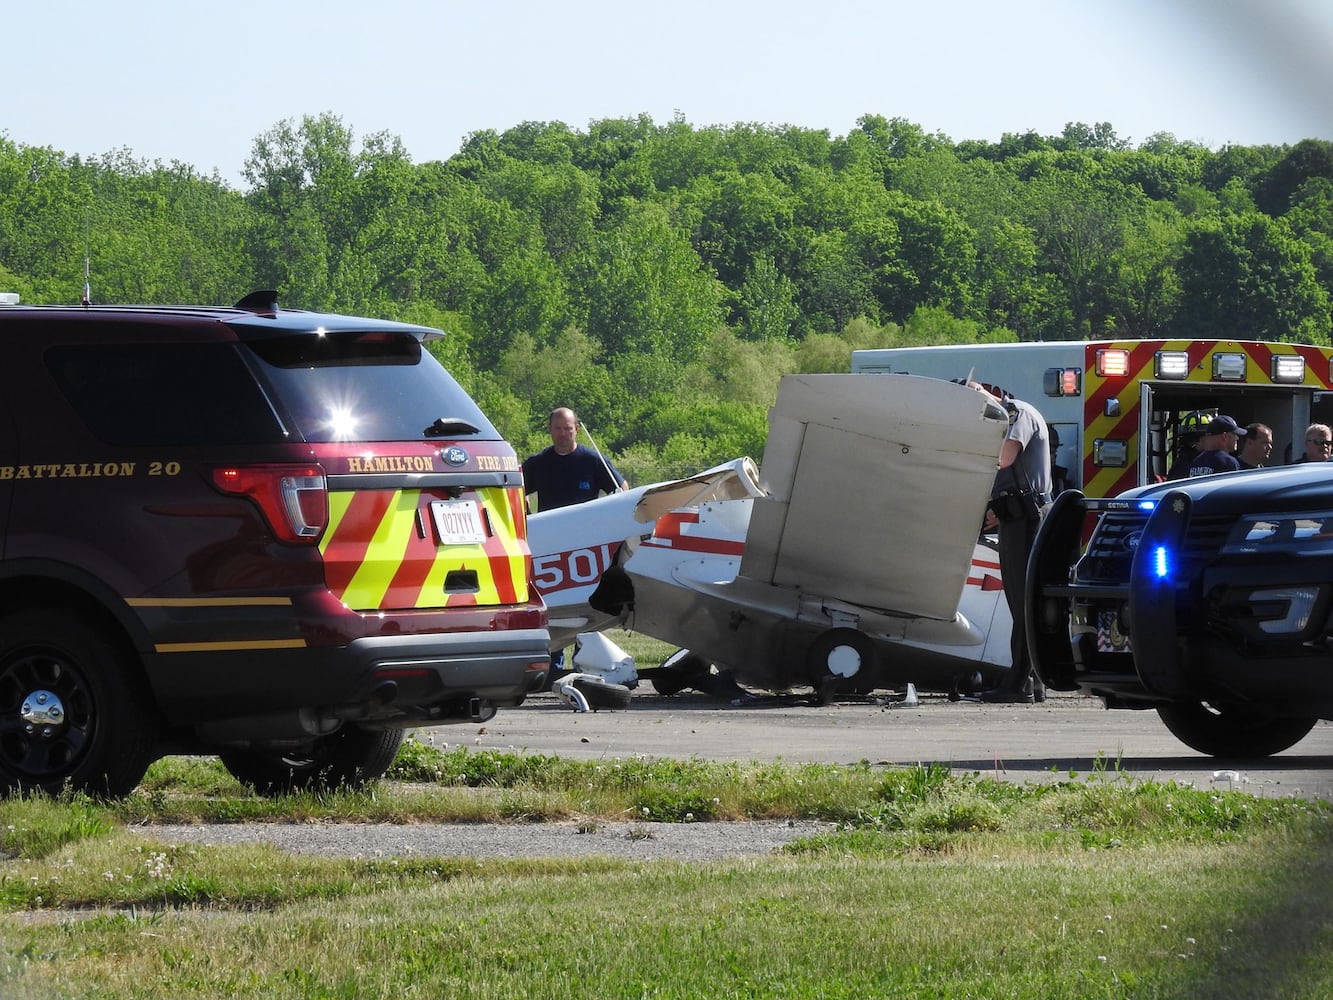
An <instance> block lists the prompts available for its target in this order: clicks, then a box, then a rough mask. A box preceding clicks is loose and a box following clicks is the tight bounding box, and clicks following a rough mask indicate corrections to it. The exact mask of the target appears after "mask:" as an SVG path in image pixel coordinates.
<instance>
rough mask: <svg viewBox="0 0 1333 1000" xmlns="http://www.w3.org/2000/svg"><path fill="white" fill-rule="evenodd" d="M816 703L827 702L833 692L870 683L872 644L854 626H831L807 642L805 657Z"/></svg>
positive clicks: (872, 661)
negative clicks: (810, 641) (807, 648)
mask: <svg viewBox="0 0 1333 1000" xmlns="http://www.w3.org/2000/svg"><path fill="white" fill-rule="evenodd" d="M805 664H806V673H807V675H808V676H809V678H810V686H811V687H812V688H814V689H815V703H816V704H819V705H827V704H828V702H829V700H830V699H831V698H832V697H833V694H834V693H835V692H837V691H841V690H852V689H853V688H856V687H862V686H864V685H865V684H867V683H869V682H870V681H871V679H872V678H873V676H874V673H875V644H874V643H873V642H871V641H870V637H869V636H868V635H866V634H865V633H864V632H859V631H857V630H856V629H854V628H832V629H829V630H828V631H827V632H822V633H820V635H818V636H817V637H816V638H815V641H814V642H812V643H811V644H810V650H809V652H807V653H806V657H805Z"/></svg>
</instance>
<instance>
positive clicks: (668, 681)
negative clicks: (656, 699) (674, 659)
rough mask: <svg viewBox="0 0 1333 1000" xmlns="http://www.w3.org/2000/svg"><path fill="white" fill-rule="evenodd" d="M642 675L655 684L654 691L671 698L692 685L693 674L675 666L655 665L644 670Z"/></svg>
mask: <svg viewBox="0 0 1333 1000" xmlns="http://www.w3.org/2000/svg"><path fill="white" fill-rule="evenodd" d="M642 676H643V678H644V680H646V681H647V682H648V683H649V684H651V685H652V686H653V690H654V691H656V692H657V693H658V694H660V695H664V696H666V697H668V698H669V697H670V696H671V695H673V694H680V693H681V692H682V691H684V690H685V689H686V688H687V687H691V686H692V685H691V683H690V682H691V680H692V676H693V675H691V674H688V673H686V672H685V671H684V670H677V669H676V668H675V667H653V668H652V669H651V670H645V671H643V673H642Z"/></svg>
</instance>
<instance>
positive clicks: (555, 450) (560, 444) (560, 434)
mask: <svg viewBox="0 0 1333 1000" xmlns="http://www.w3.org/2000/svg"><path fill="white" fill-rule="evenodd" d="M546 430H547V431H548V432H549V433H550V435H551V446H550V447H549V448H545V449H543V450H542V451H539V452H538V453H537V454H535V455H532V456H531V457H529V458H528V459H527V460H526V461H525V462H524V463H523V492H524V494H532V493H536V494H537V503H536V509H537V510H555V509H556V508H557V507H572V506H573V505H574V504H576V503H585V502H587V501H588V500H596V499H597V497H599V496H600V495H601V494H602V493H614V492H616V491H617V490H623V489H625V477H624V476H622V475H621V474H620V473H619V472H617V471H616V468H615V466H613V465H612V464H611V463H610V462H608V461H607V460H606V459H605V458H603V457H602V454H601V452H598V451H593V450H592V449H591V448H585V447H583V445H581V444H579V443H578V433H579V418H578V416H577V415H576V414H575V413H574V411H573V410H571V409H570V408H569V407H567V406H561V407H558V408H557V409H554V410H552V411H551V415H550V417H548V418H547V421H546ZM564 667H565V651H564V650H563V649H557V650H556V651H555V652H554V653H552V654H551V668H550V669H549V670H548V671H547V672H546V681H545V683H544V684H543V685H542V690H543V691H549V690H550V689H551V684H552V683H553V682H554V681H555V680H556V678H557V676H558V675H563V674H566V673H569V671H567V670H565V669H564Z"/></svg>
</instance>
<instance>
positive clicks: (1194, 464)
mask: <svg viewBox="0 0 1333 1000" xmlns="http://www.w3.org/2000/svg"><path fill="white" fill-rule="evenodd" d="M1244 436H1245V428H1244V427H1241V426H1240V425H1238V424H1237V423H1236V421H1234V420H1232V419H1231V418H1230V417H1228V416H1227V415H1226V414H1225V413H1219V414H1218V415H1217V416H1215V417H1213V419H1212V420H1210V421H1209V422H1208V426H1207V427H1205V428H1204V429H1203V437H1201V438H1200V439H1199V452H1198V454H1196V455H1195V456H1194V458H1193V459H1192V460H1191V461H1190V476H1191V477H1194V476H1212V475H1216V474H1217V473H1219V472H1236V471H1237V470H1239V469H1240V463H1239V462H1238V461H1236V456H1235V455H1233V454H1232V452H1234V451H1235V450H1236V442H1237V441H1239V440H1240V439H1241V438H1243V437H1244Z"/></svg>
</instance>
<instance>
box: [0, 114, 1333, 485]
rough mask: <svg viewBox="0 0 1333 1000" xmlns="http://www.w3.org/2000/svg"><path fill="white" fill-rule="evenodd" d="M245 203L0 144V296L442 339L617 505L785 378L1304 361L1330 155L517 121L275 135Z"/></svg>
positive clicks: (1328, 285)
mask: <svg viewBox="0 0 1333 1000" xmlns="http://www.w3.org/2000/svg"><path fill="white" fill-rule="evenodd" d="M244 177H245V181H246V183H247V184H248V188H247V189H246V190H244V191H238V190H235V189H234V188H232V187H230V186H229V185H227V184H226V183H224V182H223V181H222V180H221V179H220V178H219V177H218V176H216V175H213V176H204V175H201V174H200V173H198V172H197V171H195V170H194V169H193V168H191V167H190V166H188V165H185V164H181V163H172V164H170V165H164V164H162V163H151V164H150V163H145V162H142V161H138V160H135V159H134V158H133V156H132V155H131V154H130V153H129V152H128V151H120V152H116V153H111V154H108V155H106V156H104V157H101V158H96V159H82V158H80V157H77V156H66V155H65V154H63V153H61V152H59V151H57V150H53V149H50V148H39V147H32V146H25V145H23V144H21V143H18V142H15V141H13V140H11V139H9V138H8V137H6V136H3V135H0V290H9V291H17V292H19V293H20V294H21V295H22V296H23V298H24V300H25V301H28V302H70V301H77V300H78V298H79V296H80V294H81V291H82V286H83V281H84V270H85V261H86V262H87V267H88V271H89V273H90V277H91V283H92V288H93V297H94V300H95V301H98V302H209V303H226V302H232V301H235V300H236V299H238V298H240V296H241V295H242V294H244V293H245V292H247V291H249V290H251V289H254V288H277V289H279V292H280V301H281V302H283V303H284V304H286V305H290V306H294V307H301V308H308V309H327V310H334V311H339V312H349V313H361V314H366V315H377V316H385V317H391V318H397V319H406V320H411V321H415V322H421V323H426V324H429V325H432V326H438V327H440V328H442V329H444V330H446V331H447V332H448V333H449V337H448V339H447V340H446V341H444V342H443V343H442V344H441V346H440V347H439V351H440V353H441V356H442V357H443V359H444V360H445V361H446V363H447V364H449V366H450V367H451V369H452V370H453V371H454V372H455V373H456V374H457V375H458V377H459V379H460V381H462V382H463V383H464V384H465V385H466V386H467V387H468V388H469V389H470V390H471V391H472V392H473V394H474V395H475V396H476V397H477V399H478V400H479V402H481V404H482V406H483V407H484V408H485V409H486V410H487V412H488V413H490V414H491V416H492V417H493V419H494V420H495V421H496V423H497V425H499V426H500V427H501V429H502V430H503V431H504V432H505V433H506V434H507V435H508V436H509V437H510V439H511V440H513V441H514V442H515V445H516V447H518V448H519V450H520V451H522V452H526V451H527V450H529V449H533V448H536V447H538V446H539V445H541V444H543V443H544V434H543V430H542V428H543V424H544V417H545V414H546V412H547V411H548V410H549V409H551V408H552V407H554V406H556V405H560V404H566V403H568V404H571V405H573V406H575V407H577V408H578V409H579V411H580V413H581V414H582V415H583V416H584V418H585V421H586V423H587V424H588V426H589V427H590V428H591V429H592V430H593V432H594V433H595V434H596V435H597V438H598V441H597V443H598V444H599V445H600V446H601V447H603V448H604V449H607V450H610V451H612V452H614V453H615V454H616V456H617V457H618V459H619V461H620V463H621V465H622V467H623V468H624V470H625V471H626V472H627V473H628V474H629V475H630V478H631V479H633V480H635V481H646V480H649V479H654V478H659V477H661V476H664V475H668V474H674V473H677V472H681V471H685V470H690V469H695V468H699V467H702V466H704V465H707V464H711V463H712V462H714V461H718V460H722V459H727V458H732V457H735V456H736V455H740V454H750V455H753V456H755V457H756V458H758V457H760V455H761V452H762V446H763V440H764V434H765V421H766V413H767V407H768V406H769V405H770V404H771V402H772V400H773V397H774V393H775V389H776V384H777V380H778V379H779V378H780V377H781V375H783V374H786V373H788V372H793V371H836V370H845V369H846V367H847V363H848V354H849V352H850V350H851V349H852V348H853V347H857V346H893V345H898V344H909V343H943V342H951V343H956V342H976V341H981V340H1038V339H1044V340H1054V339H1083V338H1098V337H1109V336H1117V337H1151V336H1162V335H1168V336H1182V337H1234V338H1244V339H1258V340H1286V341H1296V342H1303V343H1316V344H1327V343H1328V342H1329V336H1330V325H1331V322H1333V320H1331V315H1330V296H1333V143H1330V142H1326V141H1320V140H1314V139H1310V140H1305V141H1302V142H1300V143H1297V144H1296V145H1294V146H1282V147H1274V146H1263V147H1239V146H1228V147H1224V148H1222V149H1220V150H1216V151H1214V150H1210V149H1208V148H1205V147H1202V146H1200V145H1197V144H1193V143H1189V142H1181V141H1178V140H1176V139H1175V138H1174V137H1172V136H1170V135H1167V134H1160V135H1155V136H1152V137H1150V138H1149V139H1148V140H1146V141H1144V142H1143V143H1141V144H1140V145H1139V146H1137V148H1131V146H1130V145H1129V143H1127V142H1125V141H1123V140H1121V139H1119V138H1118V137H1117V136H1116V134H1115V132H1114V131H1113V130H1112V128H1111V127H1110V125H1107V124H1098V125H1096V126H1087V125H1083V124H1077V123H1076V124H1071V125H1069V126H1067V127H1066V128H1065V130H1064V132H1063V134H1062V135H1059V136H1040V135H1037V134H1035V133H1032V132H1028V133H1023V134H1012V135H1005V136H1004V137H1003V138H1002V139H1001V140H1000V141H999V142H994V143H991V142H981V141H966V142H957V143H955V142H953V141H951V140H950V139H948V138H947V137H945V136H942V135H932V134H928V133H926V132H925V131H923V130H922V129H921V128H919V127H918V126H916V125H913V124H912V123H910V122H907V121H904V120H902V119H886V118H883V117H880V116H877V115H868V116H866V117H864V118H862V119H861V120H860V121H858V122H857V124H856V128H855V129H853V130H852V131H851V132H850V133H849V134H848V135H846V136H844V137H833V136H830V135H829V133H828V132H826V131H822V130H813V129H801V128H792V127H771V126H759V125H746V124H738V125H734V126H731V127H726V128H694V127H692V126H691V125H689V124H687V123H686V122H685V121H683V120H680V119H675V120H672V121H670V122H668V123H666V124H656V123H654V122H653V121H652V120H651V119H650V118H647V117H639V118H637V119H612V120H605V121H597V122H593V123H591V124H590V125H589V127H588V128H587V130H586V131H579V130H576V129H571V128H569V127H568V126H566V125H564V124H561V123H558V122H544V123H543V122H529V123H524V124H522V125H519V126H517V127H515V128H511V129H508V130H506V131H504V132H494V131H484V132H478V133H474V134H473V135H471V136H469V137H468V138H467V140H466V141H465V143H464V144H463V147H462V148H461V149H460V151H459V152H458V154H457V155H455V156H453V157H452V158H450V159H449V160H448V161H446V162H430V163H424V164H414V163H413V162H412V160H411V158H410V156H409V154H408V151H407V150H406V149H405V148H404V147H403V144H402V143H401V141H400V140H398V139H397V138H396V137H394V136H391V135H388V134H376V135H370V136H366V137H364V138H362V139H361V140H359V141H358V140H357V138H356V137H355V136H354V135H353V133H352V131H351V130H350V129H349V128H348V127H346V126H345V125H344V124H343V122H342V121H341V120H340V119H339V118H338V117H336V116H334V115H330V114H324V115H320V116H316V117H308V118H305V119H303V120H302V121H300V122H296V121H284V122H280V123H279V124H277V125H276V126H274V127H273V128H272V129H270V130H269V131H267V132H265V133H264V134H263V135H261V136H259V137H258V138H257V139H256V140H255V142H254V145H253V148H252V150H251V153H250V156H249V158H248V159H247V160H246V162H245V170H244Z"/></svg>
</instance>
